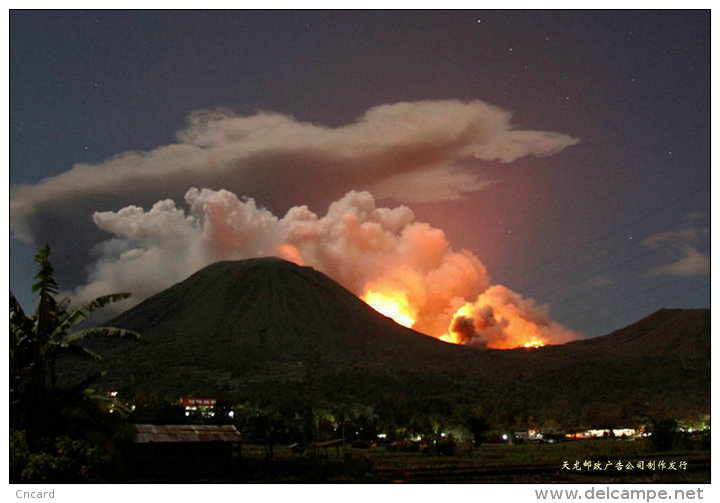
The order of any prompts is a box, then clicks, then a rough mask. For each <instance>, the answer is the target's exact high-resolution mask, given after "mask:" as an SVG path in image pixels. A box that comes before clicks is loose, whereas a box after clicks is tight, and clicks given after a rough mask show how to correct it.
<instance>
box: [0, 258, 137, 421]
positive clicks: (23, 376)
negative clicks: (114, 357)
mask: <svg viewBox="0 0 720 503" xmlns="http://www.w3.org/2000/svg"><path fill="white" fill-rule="evenodd" d="M35 262H36V263H37V264H38V266H39V270H38V273H37V275H36V276H35V282H34V283H33V285H32V291H33V292H34V293H36V294H37V295H38V305H37V309H36V310H35V313H34V314H33V315H32V316H28V315H26V314H25V313H24V312H23V309H22V307H21V306H20V303H19V302H18V301H17V299H16V298H15V296H14V295H13V294H12V292H10V405H11V410H12V409H15V413H14V414H13V413H12V412H11V421H12V420H15V421H16V422H18V423H19V424H17V426H20V427H24V428H27V429H28V434H29V435H31V434H34V433H37V432H39V431H40V430H41V429H42V424H43V422H46V421H49V420H51V417H49V416H48V414H51V411H50V410H49V407H50V403H51V400H52V398H53V397H54V396H56V392H57V375H56V371H55V365H56V362H57V360H58V358H59V357H61V356H62V355H65V354H75V355H80V356H82V357H85V358H91V359H96V360H98V359H102V358H101V357H100V355H98V354H97V353H95V352H94V351H91V350H90V349H88V348H86V347H84V346H81V345H80V344H79V343H80V342H81V341H83V340H85V339H88V338H90V337H115V338H121V339H130V340H139V339H140V335H139V334H137V333H135V332H133V331H130V330H124V329H120V328H112V327H94V328H88V329H85V330H80V331H75V332H73V331H72V330H73V329H74V328H75V327H77V325H79V324H80V323H82V322H83V321H85V320H86V319H87V317H88V316H89V315H90V314H91V313H92V312H93V311H96V310H98V309H100V308H103V307H105V306H106V305H108V304H110V303H112V302H117V301H119V300H122V299H125V298H127V297H128V296H129V295H130V294H128V293H114V294H110V295H103V296H101V297H98V298H96V299H93V300H91V301H90V302H88V303H86V304H83V305H82V306H80V307H76V308H71V307H70V301H69V299H67V298H64V299H62V300H60V301H57V300H56V298H55V297H56V295H57V294H58V285H57V282H56V281H55V277H54V271H53V267H52V264H51V263H50V248H49V247H48V246H47V245H46V246H44V247H43V248H42V249H40V251H39V252H38V253H37V255H36V256H35ZM90 380H91V379H90ZM90 380H86V381H83V382H82V383H80V386H78V387H76V388H77V389H79V391H83V390H84V388H85V387H86V386H87V385H88V384H89V381H90Z"/></svg>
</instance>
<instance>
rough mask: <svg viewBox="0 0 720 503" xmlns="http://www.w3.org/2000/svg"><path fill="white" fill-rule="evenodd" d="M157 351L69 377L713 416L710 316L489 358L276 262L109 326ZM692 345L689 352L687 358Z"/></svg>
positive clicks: (227, 267)
mask: <svg viewBox="0 0 720 503" xmlns="http://www.w3.org/2000/svg"><path fill="white" fill-rule="evenodd" d="M108 324H109V325H111V326H118V327H123V328H128V329H132V330H135V331H138V332H140V333H141V334H143V337H144V338H145V340H146V341H147V342H148V344H123V343H114V344H107V345H104V346H98V347H97V348H96V349H97V350H98V351H99V352H100V353H101V354H102V355H103V356H104V357H105V360H104V361H103V362H99V363H93V364H91V365H90V366H91V367H92V366H94V365H99V366H98V367H94V368H89V367H87V366H86V364H83V365H76V364H75V362H72V364H71V362H67V363H66V365H65V369H66V374H65V375H67V376H72V377H75V378H77V377H79V376H80V375H86V374H87V373H88V372H90V371H91V370H100V369H105V370H107V371H108V372H107V375H106V377H105V379H104V380H103V381H102V385H103V386H105V387H108V389H110V388H113V389H119V390H121V392H122V393H124V394H128V393H133V392H138V391H143V392H154V393H162V394H164V395H165V396H175V397H177V396H181V395H188V394H200V395H209V394H214V395H216V396H217V395H222V396H227V397H229V398H230V399H232V400H238V401H243V400H248V401H256V402H259V403H275V404H282V403H284V402H285V401H287V400H289V399H291V398H292V399H295V398H297V397H299V396H305V397H306V396H309V395H311V396H312V397H313V399H314V400H319V401H327V402H333V403H337V402H346V401H355V402H362V403H368V404H372V405H373V406H374V407H380V408H382V407H384V406H387V407H398V408H404V409H406V410H407V411H408V413H409V412H410V411H412V410H413V409H417V408H422V409H424V410H428V407H429V408H430V409H432V408H433V407H437V408H439V409H443V408H444V407H447V406H448V404H468V405H470V404H480V405H482V407H483V408H484V409H485V410H486V412H488V413H489V414H490V415H491V416H493V417H494V418H495V419H496V420H499V421H503V422H511V421H512V420H513V417H515V416H516V415H524V414H531V415H533V416H535V417H544V416H548V417H550V416H551V417H553V418H558V419H562V418H563V417H567V418H568V419H569V418H580V417H581V416H582V415H583V414H584V412H583V411H586V410H588V408H590V409H592V407H598V408H600V409H603V408H605V409H607V408H608V407H610V404H612V407H620V409H622V410H618V411H616V413H617V414H618V415H620V416H628V418H630V417H631V416H639V415H643V414H649V413H652V412H653V411H657V410H661V409H662V410H664V411H667V412H674V413H676V414H681V413H684V412H697V411H700V410H709V397H710V393H709V383H710V360H709V358H710V356H709V351H708V348H709V340H710V330H709V311H708V310H661V311H659V312H657V313H655V314H653V315H652V316H650V317H648V318H646V319H644V320H642V321H641V322H639V323H637V324H635V325H633V326H631V327H628V328H627V329H623V330H620V331H618V332H616V333H614V334H611V335H609V336H605V337H599V338H596V339H592V340H587V341H578V342H575V343H569V344H565V345H560V346H546V347H543V348H539V349H515V350H482V349H474V348H471V347H467V346H460V345H454V344H449V343H445V342H442V341H439V340H437V339H435V338H432V337H429V336H426V335H423V334H421V333H419V332H416V331H413V330H411V329H408V328H405V327H402V326H400V325H398V324H396V323H395V322H394V321H392V320H391V319H390V318H387V317H385V316H383V315H381V314H379V313H378V312H376V311H375V310H374V309H372V308H371V307H369V306H368V305H367V304H365V303H364V302H363V301H361V300H360V299H358V298H357V297H356V296H355V295H353V294H352V293H351V292H349V291H348V290H346V289H345V288H343V287H342V286H340V285H339V284H337V283H336V282H334V281H333V280H331V279H330V278H328V277H327V276H325V275H324V274H322V273H320V272H318V271H316V270H314V269H312V268H309V267H302V266H298V265H296V264H294V263H291V262H287V261H284V260H281V259H277V258H258V259H249V260H243V261H236V262H218V263H215V264H212V265H210V266H208V267H206V268H204V269H202V270H200V271H198V272H197V273H195V274H193V275H192V276H190V277H189V278H187V279H186V280H184V281H182V282H180V283H178V284H176V285H174V286H172V287H170V288H168V289H167V290H165V291H163V292H160V293H159V294H157V295H155V296H153V297H151V298H149V299H147V300H145V301H144V302H142V303H141V304H139V305H137V306H135V307H133V308H132V309H130V310H128V311H126V312H125V313H123V314H122V315H120V316H118V317H117V318H115V319H114V320H112V321H110V322H109V323H108ZM678 334H682V336H681V337H680V339H682V341H683V343H682V346H683V349H682V350H678V349H677V347H676V346H677V342H678V340H680V339H679V335H678Z"/></svg>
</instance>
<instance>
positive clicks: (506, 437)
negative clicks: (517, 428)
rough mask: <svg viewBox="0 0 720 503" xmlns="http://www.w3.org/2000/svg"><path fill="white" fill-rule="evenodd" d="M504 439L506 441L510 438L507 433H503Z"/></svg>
mask: <svg viewBox="0 0 720 503" xmlns="http://www.w3.org/2000/svg"><path fill="white" fill-rule="evenodd" d="M502 439H503V440H504V441H507V439H508V436H507V433H503V436H502Z"/></svg>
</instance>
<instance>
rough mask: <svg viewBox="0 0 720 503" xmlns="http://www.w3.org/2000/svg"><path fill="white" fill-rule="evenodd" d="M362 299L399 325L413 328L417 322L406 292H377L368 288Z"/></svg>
mask: <svg viewBox="0 0 720 503" xmlns="http://www.w3.org/2000/svg"><path fill="white" fill-rule="evenodd" d="M362 300H364V301H365V302H366V303H367V304H368V305H369V306H370V307H372V308H373V309H375V310H376V311H377V312H379V313H381V314H384V315H385V316H388V317H389V318H392V319H393V320H394V321H395V323H398V324H399V325H402V326H404V327H407V328H411V327H412V326H413V325H414V324H415V316H416V315H415V310H414V309H412V307H411V306H410V303H409V302H408V300H407V297H406V296H405V294H404V293H401V292H392V291H387V292H376V291H374V290H369V289H368V290H367V291H366V292H365V295H363V296H362Z"/></svg>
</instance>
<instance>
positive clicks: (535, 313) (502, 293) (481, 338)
mask: <svg viewBox="0 0 720 503" xmlns="http://www.w3.org/2000/svg"><path fill="white" fill-rule="evenodd" d="M362 300H364V301H365V302H366V303H367V304H369V305H370V306H371V307H373V308H374V309H375V310H376V311H378V312H380V313H382V314H384V315H385V316H388V317H390V318H392V319H393V320H394V321H395V322H397V323H398V324H400V325H403V326H405V327H408V328H412V327H413V326H416V325H417V326H426V325H423V319H424V318H423V316H424V314H423V313H424V312H425V311H423V309H424V308H423V307H422V306H415V305H413V304H412V302H411V300H410V296H409V295H408V294H407V293H406V292H405V291H404V290H403V289H402V287H400V288H398V287H394V286H388V285H387V284H379V283H375V284H373V285H372V288H369V287H368V288H366V290H365V294H364V295H363V296H362ZM446 312H447V311H446ZM449 319H450V320H451V321H450V323H449V326H447V328H446V329H445V330H443V331H442V332H434V331H433V330H423V329H420V330H421V331H422V332H423V333H426V334H427V335H431V336H433V337H436V338H438V339H440V340H441V341H444V342H449V343H451V344H461V345H469V346H475V347H482V348H492V349H513V348H525V349H538V348H541V347H543V346H545V345H546V344H548V343H550V342H557V341H559V340H561V341H562V340H568V339H572V338H573V336H572V335H573V334H572V333H570V332H569V331H568V330H567V329H565V328H564V327H562V326H561V325H559V324H557V323H555V322H553V321H552V320H551V319H550V318H549V317H548V316H547V311H546V307H545V306H538V305H537V304H536V303H535V301H534V300H532V299H524V298H523V297H522V296H521V295H520V294H518V293H516V292H513V291H512V290H510V289H508V288H506V287H504V286H501V285H494V286H491V287H490V288H488V289H487V290H486V291H485V292H484V293H483V294H481V295H479V296H478V297H477V299H476V300H475V301H474V302H466V303H465V304H464V305H462V306H460V307H459V308H457V309H456V310H455V312H454V313H453V314H452V315H451V316H449ZM440 330H442V328H440Z"/></svg>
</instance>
